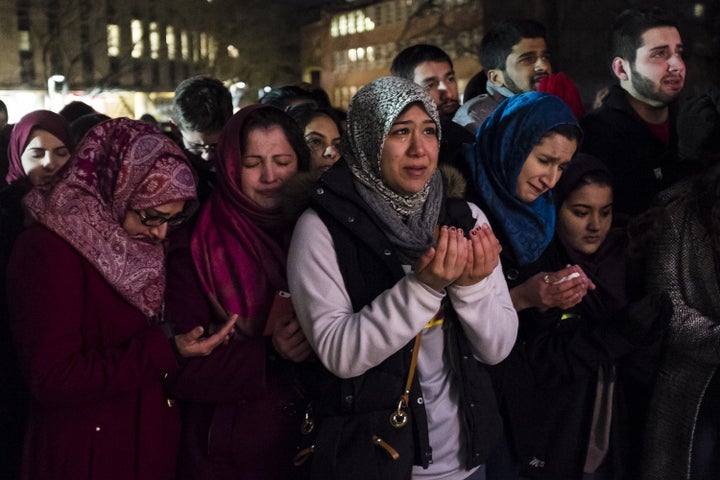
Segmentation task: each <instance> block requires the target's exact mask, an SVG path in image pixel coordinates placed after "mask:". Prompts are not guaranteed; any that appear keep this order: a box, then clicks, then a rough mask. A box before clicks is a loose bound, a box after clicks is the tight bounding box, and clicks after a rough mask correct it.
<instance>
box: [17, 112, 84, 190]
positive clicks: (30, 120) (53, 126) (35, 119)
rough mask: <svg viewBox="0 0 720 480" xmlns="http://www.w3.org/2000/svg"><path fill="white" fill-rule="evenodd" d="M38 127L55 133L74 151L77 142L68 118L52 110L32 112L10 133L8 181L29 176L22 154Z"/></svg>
mask: <svg viewBox="0 0 720 480" xmlns="http://www.w3.org/2000/svg"><path fill="white" fill-rule="evenodd" d="M36 128H38V129H41V130H45V131H47V132H49V133H51V134H53V135H55V136H56V137H57V138H58V139H59V140H60V141H61V142H63V143H64V144H65V146H66V147H68V149H69V150H70V151H71V152H72V149H73V146H74V144H75V142H74V141H73V136H72V132H71V131H70V125H69V124H68V122H67V120H65V119H64V118H63V117H61V116H60V115H58V114H57V113H54V112H51V111H50V110H35V111H34V112H30V113H28V114H27V115H25V116H24V117H23V118H21V119H20V121H19V122H18V123H16V124H15V126H14V127H13V129H12V133H11V134H10V144H9V145H8V160H9V162H10V164H9V166H8V173H7V176H6V177H5V181H6V182H7V183H11V182H14V181H15V180H19V179H21V178H24V177H26V176H27V174H26V173H25V170H24V169H23V166H22V154H23V152H24V151H25V147H26V146H27V144H28V141H29V140H30V134H31V133H32V131H33V130H34V129H36Z"/></svg>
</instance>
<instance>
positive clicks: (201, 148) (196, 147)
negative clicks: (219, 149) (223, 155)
mask: <svg viewBox="0 0 720 480" xmlns="http://www.w3.org/2000/svg"><path fill="white" fill-rule="evenodd" d="M215 145H216V144H214V143H211V144H207V145H204V144H197V143H193V144H192V146H191V147H188V146H187V145H185V150H187V151H188V152H190V153H192V154H193V155H202V154H203V153H212V152H214V151H215Z"/></svg>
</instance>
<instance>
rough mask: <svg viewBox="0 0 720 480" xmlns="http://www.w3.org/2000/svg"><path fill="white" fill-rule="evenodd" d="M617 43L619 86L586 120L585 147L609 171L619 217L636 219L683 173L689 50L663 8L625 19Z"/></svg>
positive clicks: (618, 25) (615, 32) (619, 22)
mask: <svg viewBox="0 0 720 480" xmlns="http://www.w3.org/2000/svg"><path fill="white" fill-rule="evenodd" d="M611 42H612V44H611V53H612V55H613V60H612V63H611V67H612V71H613V73H614V74H615V76H616V77H617V78H618V80H619V84H617V85H614V86H612V87H611V88H610V90H609V93H608V95H607V96H606V97H605V98H604V100H603V102H602V106H601V107H600V109H598V110H596V111H595V112H592V113H591V114H588V115H587V116H586V117H585V118H584V119H583V123H582V127H583V131H584V132H585V138H584V140H583V147H582V149H583V151H585V152H587V153H590V154H592V155H595V156H597V157H599V158H600V159H602V160H603V161H605V163H606V164H607V165H608V167H609V168H610V171H611V173H612V174H613V177H614V178H613V179H614V191H615V196H614V202H613V208H614V209H615V211H617V212H620V213H625V214H630V215H635V214H638V213H640V212H642V211H643V210H646V209H647V208H648V207H649V206H650V204H651V202H652V200H653V198H654V197H655V195H656V194H657V193H658V192H660V190H662V189H664V188H666V187H668V186H670V185H671V184H672V183H673V182H674V181H676V180H677V179H679V178H680V177H682V176H683V175H684V173H682V172H681V171H680V168H679V165H678V161H677V155H676V150H677V135H676V131H675V108H674V103H675V100H676V99H677V98H678V96H679V95H680V92H681V90H682V88H683V85H684V83H685V62H684V61H683V44H682V39H681V38H680V32H679V31H678V27H677V23H676V21H675V19H674V18H673V17H672V16H670V15H668V14H667V13H666V12H664V11H663V10H661V9H659V8H658V7H649V8H636V9H630V10H626V11H624V12H623V13H621V14H620V16H619V17H618V18H617V19H616V20H615V22H614V23H613V26H612V32H611ZM685 168H688V167H687V166H685ZM686 173H689V172H686Z"/></svg>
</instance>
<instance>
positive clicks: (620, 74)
mask: <svg viewBox="0 0 720 480" xmlns="http://www.w3.org/2000/svg"><path fill="white" fill-rule="evenodd" d="M612 71H613V73H614V74H615V76H616V77H617V78H619V79H620V80H621V81H625V80H629V79H630V76H629V75H628V72H629V71H630V63H629V62H628V61H627V60H625V59H624V58H622V57H615V58H613V61H612Z"/></svg>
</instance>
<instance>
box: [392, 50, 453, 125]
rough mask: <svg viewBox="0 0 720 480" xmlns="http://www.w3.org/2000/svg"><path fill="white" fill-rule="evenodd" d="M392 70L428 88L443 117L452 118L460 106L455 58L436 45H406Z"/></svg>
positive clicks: (393, 64)
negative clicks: (454, 64)
mask: <svg viewBox="0 0 720 480" xmlns="http://www.w3.org/2000/svg"><path fill="white" fill-rule="evenodd" d="M390 73H392V75H393V76H395V77H402V78H406V79H408V80H412V81H413V82H415V83H417V84H418V85H420V86H422V87H423V88H425V90H426V91H427V92H428V93H429V94H430V96H431V97H432V99H433V100H434V101H435V105H437V107H438V112H439V113H440V115H441V116H442V117H445V118H452V116H453V115H454V114H455V112H456V111H457V109H458V107H459V106H460V102H459V100H458V99H459V95H458V86H457V80H456V79H455V70H454V68H453V63H452V60H451V59H450V56H449V55H448V54H447V53H445V51H444V50H443V49H441V48H439V47H436V46H435V45H428V44H418V45H412V46H410V47H408V48H406V49H405V50H403V51H402V52H400V53H399V54H398V55H397V56H396V57H395V59H394V60H393V62H392V65H391V66H390Z"/></svg>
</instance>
